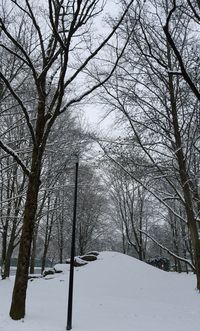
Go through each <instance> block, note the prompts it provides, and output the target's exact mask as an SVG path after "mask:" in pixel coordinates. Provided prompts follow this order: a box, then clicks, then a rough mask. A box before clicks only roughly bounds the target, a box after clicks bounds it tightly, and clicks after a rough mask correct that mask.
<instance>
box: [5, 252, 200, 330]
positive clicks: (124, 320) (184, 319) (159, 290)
mask: <svg viewBox="0 0 200 331" xmlns="http://www.w3.org/2000/svg"><path fill="white" fill-rule="evenodd" d="M60 267H61V266H58V268H60ZM62 269H63V270H64V272H63V273H62V274H56V275H55V276H54V278H53V277H52V276H49V277H48V278H45V279H35V280H33V281H32V282H31V281H30V282H29V288H28V303H27V314H26V318H25V320H24V321H17V322H15V321H12V320H11V319H10V318H9V317H8V312H9V304H10V299H11V291H12V286H13V281H14V278H13V277H11V278H10V280H6V281H0V307H1V308H0V331H64V330H65V328H66V319H67V316H66V315H67V290H68V276H69V266H68V265H62ZM199 325H200V294H198V292H196V291H195V277H194V276H193V275H192V274H190V275H185V274H181V275H178V274H176V273H167V272H164V271H161V270H159V269H156V268H154V267H151V266H149V265H147V264H145V263H143V262H140V261H138V260H136V259H134V258H131V257H128V256H125V255H123V254H120V253H115V252H102V253H101V254H100V255H99V256H98V260H97V261H94V262H90V263H89V264H88V265H86V266H83V267H80V268H77V269H75V279H74V305H73V330H74V331H186V330H187V331H188V330H190V331H196V330H198V328H199Z"/></svg>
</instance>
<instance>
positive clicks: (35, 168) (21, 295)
mask: <svg viewBox="0 0 200 331" xmlns="http://www.w3.org/2000/svg"><path fill="white" fill-rule="evenodd" d="M40 168H41V155H39V152H38V149H37V148H34V150H33V154H32V167H31V174H30V176H29V182H28V189H27V195H26V204H25V209H24V219H23V226H22V234H21V240H20V247H19V256H18V264H17V273H16V278H15V285H14V290H13V296H12V303H11V308H10V316H11V318H12V319H14V320H19V319H21V318H24V316H25V300H26V290H27V284H28V269H29V261H30V250H31V243H32V238H33V231H34V222H35V215H36V211H37V199H38V192H39V185H40V170H41V169H40Z"/></svg>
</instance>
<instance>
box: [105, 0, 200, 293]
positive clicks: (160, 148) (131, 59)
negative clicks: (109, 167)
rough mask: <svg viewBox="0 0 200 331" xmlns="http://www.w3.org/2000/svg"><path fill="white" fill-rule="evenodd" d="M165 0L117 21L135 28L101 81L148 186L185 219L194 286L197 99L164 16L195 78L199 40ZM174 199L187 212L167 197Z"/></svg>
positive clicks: (199, 261)
mask: <svg viewBox="0 0 200 331" xmlns="http://www.w3.org/2000/svg"><path fill="white" fill-rule="evenodd" d="M173 3H175V2H173ZM170 5H171V1H167V0H166V1H163V2H162V3H160V2H158V1H146V2H144V3H143V4H140V5H138V7H137V8H133V12H132V13H131V12H129V19H130V21H129V23H127V22H126V24H125V25H124V26H123V29H122V31H121V38H123V35H124V34H125V35H127V34H129V31H130V25H131V24H133V23H134V24H135V31H137V33H134V34H133V35H132V39H131V41H130V48H127V52H126V53H125V54H124V57H123V59H122V60H121V61H120V63H119V67H118V71H117V72H116V73H115V78H114V76H113V79H112V82H111V81H110V82H109V83H108V84H106V85H105V86H104V89H105V94H104V99H105V102H108V103H109V110H111V111H112V110H115V111H118V118H119V116H120V120H121V123H124V127H126V128H127V131H128V136H127V144H129V145H131V144H132V146H133V147H137V148H138V149H139V150H140V152H141V155H142V158H143V160H144V163H143V164H142V162H141V167H142V168H143V169H144V168H145V167H146V165H147V164H149V172H150V171H151V178H152V182H151V183H152V186H151V188H150V190H149V191H150V192H151V193H152V194H153V195H154V196H155V197H156V198H157V199H158V201H160V202H161V203H162V204H163V206H164V208H165V207H166V208H167V209H168V210H169V211H171V212H172V213H173V215H174V216H176V217H178V219H179V220H180V222H184V223H186V224H187V226H188V228H189V232H190V236H191V241H192V249H193V252H194V260H195V268H196V276H197V288H198V289H199V290H200V241H199V201H200V199H199V189H198V187H199V184H198V183H199V179H198V170H197V169H198V166H197V164H198V165H199V161H200V160H199V155H198V152H197V150H198V148H199V147H198V146H199V104H198V102H197V100H196V98H195V97H194V94H193V93H192V92H194V91H193V90H192V92H191V86H188V81H187V84H186V83H185V82H184V80H183V79H182V77H181V75H180V71H179V65H180V61H179V59H178V58H177V56H176V54H174V50H173V51H172V49H171V45H170V41H169V40H168V39H167V38H166V34H165V33H164V31H163V29H162V26H163V22H164V21H165V18H166V17H167V22H168V24H169V22H170V24H171V25H170V31H172V32H173V40H176V45H178V46H177V47H178V48H179V52H180V54H181V56H182V58H184V59H185V61H186V62H187V71H188V72H190V75H191V77H192V78H193V80H194V81H195V79H196V71H195V67H196V66H195V64H194V60H193V55H194V53H193V51H194V50H193V46H192V43H191V40H192V41H193V42H194V41H195V42H196V47H197V48H198V47H199V44H198V40H197V38H196V36H194V33H193V18H191V17H190V16H189V15H185V12H184V11H183V10H177V11H176V15H173V20H171V21H170V19H169V17H171V16H169V12H168V9H169V7H170ZM177 8H178V7H177ZM177 8H176V9H177ZM180 8H181V9H183V6H180ZM195 8H196V7H195ZM173 13H174V11H173ZM126 123H127V126H126ZM124 146H125V145H124ZM110 155H111V156H112V154H111V153H110ZM123 155H124V158H123V159H122V162H121V166H123V167H124V168H125V171H127V172H128V173H129V174H130V175H131V176H132V177H134V178H135V176H134V174H133V172H132V170H131V163H132V162H133V159H134V157H133V154H132V153H131V151H130V147H129V148H128V151H127V150H126V149H125V148H124V150H123ZM125 159H126V161H127V162H126V164H125V162H124V161H125ZM115 160H116V158H115ZM118 160H119V159H118ZM119 163H120V162H119ZM132 164H134V163H132ZM149 172H148V173H149ZM136 180H138V182H140V179H137V178H136ZM160 183H162V185H160ZM143 185H144V183H143ZM164 188H167V190H166V189H164ZM168 188H170V190H169V189H168ZM176 199H178V200H179V203H180V204H181V206H182V207H183V208H184V211H185V213H180V212H179V211H178V210H177V209H174V208H173V207H172V204H171V203H169V202H170V201H173V200H176Z"/></svg>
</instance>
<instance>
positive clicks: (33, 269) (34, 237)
mask: <svg viewBox="0 0 200 331" xmlns="http://www.w3.org/2000/svg"><path fill="white" fill-rule="evenodd" d="M37 234H38V225H37V226H35V230H34V235H33V241H32V250H31V259H30V274H34V272H35V255H36V241H37Z"/></svg>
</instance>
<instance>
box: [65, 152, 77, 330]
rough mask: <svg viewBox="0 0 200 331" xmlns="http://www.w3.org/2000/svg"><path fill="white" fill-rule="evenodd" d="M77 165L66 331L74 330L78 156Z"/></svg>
mask: <svg viewBox="0 0 200 331" xmlns="http://www.w3.org/2000/svg"><path fill="white" fill-rule="evenodd" d="M75 164H76V168H75V187H74V210H73V223H72V242H71V258H70V273H69V294H68V312H67V327H66V330H71V329H72V303H73V283H74V257H75V239H76V236H75V235H76V210H77V189H78V166H79V160H78V156H76V163H75Z"/></svg>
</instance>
